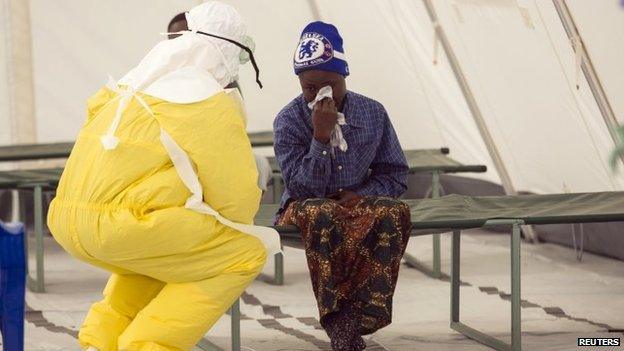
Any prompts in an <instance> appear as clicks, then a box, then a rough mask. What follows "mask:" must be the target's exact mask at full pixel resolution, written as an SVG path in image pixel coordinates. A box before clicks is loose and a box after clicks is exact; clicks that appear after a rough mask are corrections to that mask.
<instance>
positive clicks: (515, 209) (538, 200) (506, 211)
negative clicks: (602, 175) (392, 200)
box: [406, 192, 624, 229]
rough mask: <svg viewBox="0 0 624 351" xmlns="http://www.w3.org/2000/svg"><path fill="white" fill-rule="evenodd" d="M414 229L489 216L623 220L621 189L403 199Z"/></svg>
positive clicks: (471, 223)
mask: <svg viewBox="0 0 624 351" xmlns="http://www.w3.org/2000/svg"><path fill="white" fill-rule="evenodd" d="M406 202H407V203H408V204H409V205H410V208H411V213H412V222H413V225H414V228H416V229H428V228H432V229H433V228H477V227H482V226H483V225H484V224H485V223H486V222H487V221H488V220H492V219H521V220H523V221H524V222H525V224H560V223H587V222H613V221H624V192H597V193H577V194H552V195H518V196H476V197H474V196H463V195H448V196H443V197H441V198H438V199H418V200H407V201H406Z"/></svg>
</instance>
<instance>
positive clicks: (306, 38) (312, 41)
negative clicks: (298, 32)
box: [295, 33, 334, 68]
mask: <svg viewBox="0 0 624 351" xmlns="http://www.w3.org/2000/svg"><path fill="white" fill-rule="evenodd" d="M333 52H334V50H333V48H332V45H331V43H330V42H329V40H327V38H325V37H324V36H322V35H320V34H318V33H305V34H303V35H302V36H301V40H300V41H299V45H297V50H296V51H295V67H296V68H301V67H309V66H315V65H319V64H321V63H325V62H327V61H329V60H331V59H332V58H333V57H334V55H333Z"/></svg>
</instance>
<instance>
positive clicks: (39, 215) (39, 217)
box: [23, 184, 45, 293]
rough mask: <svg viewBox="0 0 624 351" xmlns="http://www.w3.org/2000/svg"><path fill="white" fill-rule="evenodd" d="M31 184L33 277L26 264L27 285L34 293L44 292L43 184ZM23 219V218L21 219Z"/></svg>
mask: <svg viewBox="0 0 624 351" xmlns="http://www.w3.org/2000/svg"><path fill="white" fill-rule="evenodd" d="M44 185H45V184H32V185H31V186H32V188H33V200H34V208H33V210H34V217H35V218H34V226H35V228H34V231H35V277H34V278H33V277H32V275H31V274H30V269H29V268H28V267H29V265H28V264H27V266H26V267H27V286H28V289H30V291H32V292H35V293H44V292H45V273H44V272H45V267H44V239H43V186H44ZM23 220H24V221H25V218H24V219H23ZM27 237H28V236H27V235H26V239H25V240H26V250H27V251H26V261H27V263H28V238H27Z"/></svg>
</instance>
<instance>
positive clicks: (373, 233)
mask: <svg viewBox="0 0 624 351" xmlns="http://www.w3.org/2000/svg"><path fill="white" fill-rule="evenodd" d="M362 208H363V209H364V211H365V212H368V213H370V214H371V215H372V216H374V218H375V221H374V224H373V226H372V227H371V228H370V231H369V232H368V235H367V236H366V239H365V240H364V241H363V242H362V245H361V249H360V252H359V256H360V257H359V259H358V260H357V263H356V264H355V267H354V271H355V273H354V274H355V275H356V276H357V278H356V279H354V280H355V281H356V282H357V283H356V286H354V301H355V304H354V305H355V308H356V309H357V310H358V311H359V313H360V314H361V316H362V318H361V327H360V332H361V333H362V334H363V335H364V334H370V333H373V332H375V331H376V330H378V329H380V328H383V327H385V326H386V325H388V324H390V322H391V321H392V298H393V295H394V288H395V286H396V282H397V279H398V274H399V268H400V266H401V260H402V258H403V254H404V253H405V248H406V247H407V243H408V240H409V237H410V231H411V219H410V210H409V206H407V205H406V204H405V203H403V202H401V201H399V200H395V199H391V198H383V197H381V198H369V199H367V201H366V202H365V204H363V206H362Z"/></svg>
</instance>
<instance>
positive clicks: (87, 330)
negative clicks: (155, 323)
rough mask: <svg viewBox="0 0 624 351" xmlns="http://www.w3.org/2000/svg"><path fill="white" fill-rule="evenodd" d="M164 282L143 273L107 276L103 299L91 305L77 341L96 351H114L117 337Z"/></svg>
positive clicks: (115, 350)
mask: <svg viewBox="0 0 624 351" xmlns="http://www.w3.org/2000/svg"><path fill="white" fill-rule="evenodd" d="M164 285H165V284H164V283H163V282H161V281H158V280H156V279H152V278H150V277H146V276H143V275H137V274H113V275H111V277H110V278H109V280H108V283H107V284H106V288H105V289H104V293H103V294H104V299H103V300H102V301H100V302H96V303H95V304H93V305H92V306H91V309H90V310H89V313H88V314H87V317H86V318H85V321H84V323H83V325H82V328H81V329H80V333H79V335H78V339H79V341H80V344H81V345H82V346H83V347H85V348H86V347H87V346H93V347H95V348H97V349H98V350H99V351H117V349H118V348H117V343H118V339H119V336H120V335H121V334H122V333H123V332H124V330H126V328H127V327H128V325H129V324H130V323H131V322H132V320H133V319H134V318H135V316H136V315H137V313H139V311H140V310H142V309H143V308H144V307H145V306H146V305H147V304H148V303H149V302H150V301H151V300H152V299H153V298H154V297H155V296H156V295H157V294H158V293H159V292H160V290H161V289H162V288H163V286H164Z"/></svg>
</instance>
